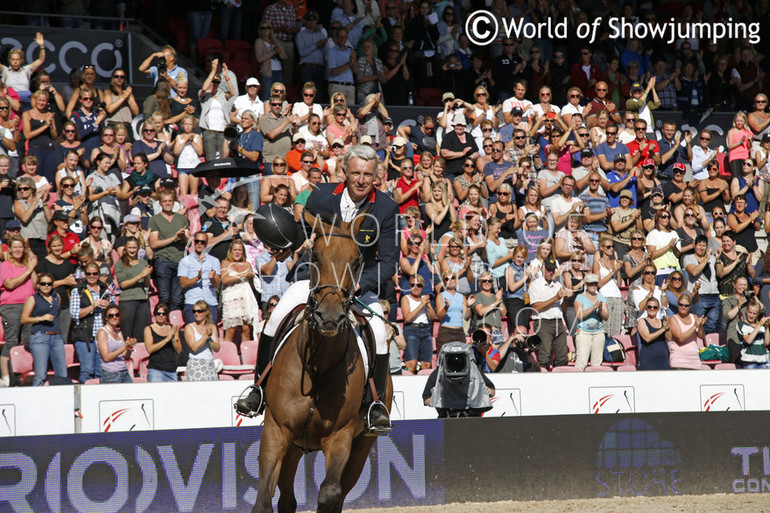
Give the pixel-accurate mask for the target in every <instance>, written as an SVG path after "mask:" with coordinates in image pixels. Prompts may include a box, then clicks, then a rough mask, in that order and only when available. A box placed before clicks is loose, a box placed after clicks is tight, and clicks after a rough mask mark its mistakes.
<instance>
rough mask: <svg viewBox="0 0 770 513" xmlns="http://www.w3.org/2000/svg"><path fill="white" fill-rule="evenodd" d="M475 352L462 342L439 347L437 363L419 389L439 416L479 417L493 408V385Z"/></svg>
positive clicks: (427, 404)
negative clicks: (482, 369) (422, 387)
mask: <svg viewBox="0 0 770 513" xmlns="http://www.w3.org/2000/svg"><path fill="white" fill-rule="evenodd" d="M478 331H480V330H478ZM478 331H477V332H478ZM488 339H489V337H487V340H488ZM485 344H486V345H488V346H491V344H490V343H489V342H485ZM474 345H476V344H474ZM495 351H496V350H495ZM477 352H478V351H477V350H476V349H474V348H473V347H472V346H469V345H468V344H466V343H464V342H449V343H448V344H444V345H443V346H442V347H441V350H440V351H439V355H438V365H437V367H436V369H435V370H434V371H433V372H432V373H431V375H430V376H428V382H427V383H425V389H424V390H423V392H422V398H423V401H424V402H425V405H426V406H430V407H432V408H436V410H437V411H438V416H439V418H447V417H480V416H481V414H482V413H484V412H485V411H489V410H491V409H492V401H491V399H490V398H491V397H494V395H495V385H494V384H493V383H492V381H490V379H489V378H488V377H487V376H486V375H485V374H484V373H483V372H481V371H480V370H479V365H478V363H476V361H475V357H476V356H477V355H474V353H477ZM498 357H499V354H498ZM472 359H473V360H474V361H472Z"/></svg>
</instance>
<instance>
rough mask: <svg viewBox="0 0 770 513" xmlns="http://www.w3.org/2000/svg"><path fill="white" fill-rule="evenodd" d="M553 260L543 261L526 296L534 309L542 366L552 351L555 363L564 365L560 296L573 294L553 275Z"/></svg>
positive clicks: (565, 331)
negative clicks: (540, 269) (538, 273)
mask: <svg viewBox="0 0 770 513" xmlns="http://www.w3.org/2000/svg"><path fill="white" fill-rule="evenodd" d="M556 268H557V264H556V260H554V259H553V258H548V259H547V260H545V262H543V265H542V271H543V272H542V275H541V276H540V277H538V278H537V279H535V281H533V282H532V285H530V288H529V300H530V303H531V305H532V308H533V309H534V310H535V312H536V314H535V316H534V318H535V332H536V333H537V334H538V335H539V336H540V339H541V347H540V350H539V351H538V358H537V363H538V364H539V365H540V366H541V367H543V368H545V367H547V366H548V364H549V363H550V361H551V351H553V353H554V354H555V357H556V361H555V363H554V366H557V367H558V366H560V365H567V363H568V362H569V357H568V352H569V351H568V349H567V329H566V328H565V326H564V320H563V319H564V315H563V313H562V300H563V299H564V298H565V297H570V296H572V290H570V289H565V288H563V287H562V286H561V284H560V283H559V282H558V281H556V280H555V279H554V278H555V276H556Z"/></svg>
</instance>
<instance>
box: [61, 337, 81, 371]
mask: <svg viewBox="0 0 770 513" xmlns="http://www.w3.org/2000/svg"><path fill="white" fill-rule="evenodd" d="M64 356H65V358H66V362H67V376H69V377H77V376H78V374H79V373H80V371H79V369H80V364H79V363H77V362H76V361H75V346H74V345H72V344H64Z"/></svg>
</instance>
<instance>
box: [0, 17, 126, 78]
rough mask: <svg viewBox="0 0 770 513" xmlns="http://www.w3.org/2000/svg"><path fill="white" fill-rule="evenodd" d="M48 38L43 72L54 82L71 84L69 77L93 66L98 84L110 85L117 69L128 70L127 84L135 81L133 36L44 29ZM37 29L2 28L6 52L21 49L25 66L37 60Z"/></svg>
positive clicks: (3, 45)
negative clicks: (106, 82) (112, 75)
mask: <svg viewBox="0 0 770 513" xmlns="http://www.w3.org/2000/svg"><path fill="white" fill-rule="evenodd" d="M39 30H40V32H41V33H42V34H43V37H45V49H46V56H45V63H44V64H43V69H45V70H46V71H47V72H48V73H50V74H51V78H52V80H53V81H54V82H64V83H69V73H70V71H72V70H73V69H76V68H82V67H83V65H85V64H93V65H94V69H95V70H96V74H97V75H98V77H99V78H98V79H97V81H99V82H103V81H104V79H107V81H109V78H110V76H111V74H112V71H113V70H114V69H115V68H125V69H126V71H128V73H129V79H128V82H127V83H129V84H130V83H132V81H133V68H134V67H135V66H132V65H131V50H130V48H131V34H130V33H128V32H120V31H116V30H72V29H63V28H54V27H41V28H40V29H39ZM34 38H35V28H30V27H21V26H17V25H0V45H2V49H3V50H6V49H8V48H9V47H10V48H20V49H21V50H22V51H23V52H24V63H25V64H29V63H30V62H33V61H34V60H35V59H37V55H38V47H37V44H36V43H35V41H34Z"/></svg>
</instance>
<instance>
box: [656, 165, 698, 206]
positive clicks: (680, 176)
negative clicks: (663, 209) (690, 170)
mask: <svg viewBox="0 0 770 513" xmlns="http://www.w3.org/2000/svg"><path fill="white" fill-rule="evenodd" d="M643 162H644V161H643ZM648 165H655V164H654V163H652V164H649V163H648ZM672 172H673V178H672V179H671V180H669V181H667V182H665V183H664V184H663V195H664V196H665V198H666V203H669V204H670V205H671V211H672V212H673V211H674V209H675V208H676V207H678V206H679V205H680V204H681V203H682V196H683V195H684V190H685V189H686V188H687V186H688V183H687V182H686V181H685V180H684V176H685V174H686V173H687V168H686V167H685V165H684V164H682V163H680V162H677V163H676V164H674V165H673V168H672ZM696 185H697V182H696Z"/></svg>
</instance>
